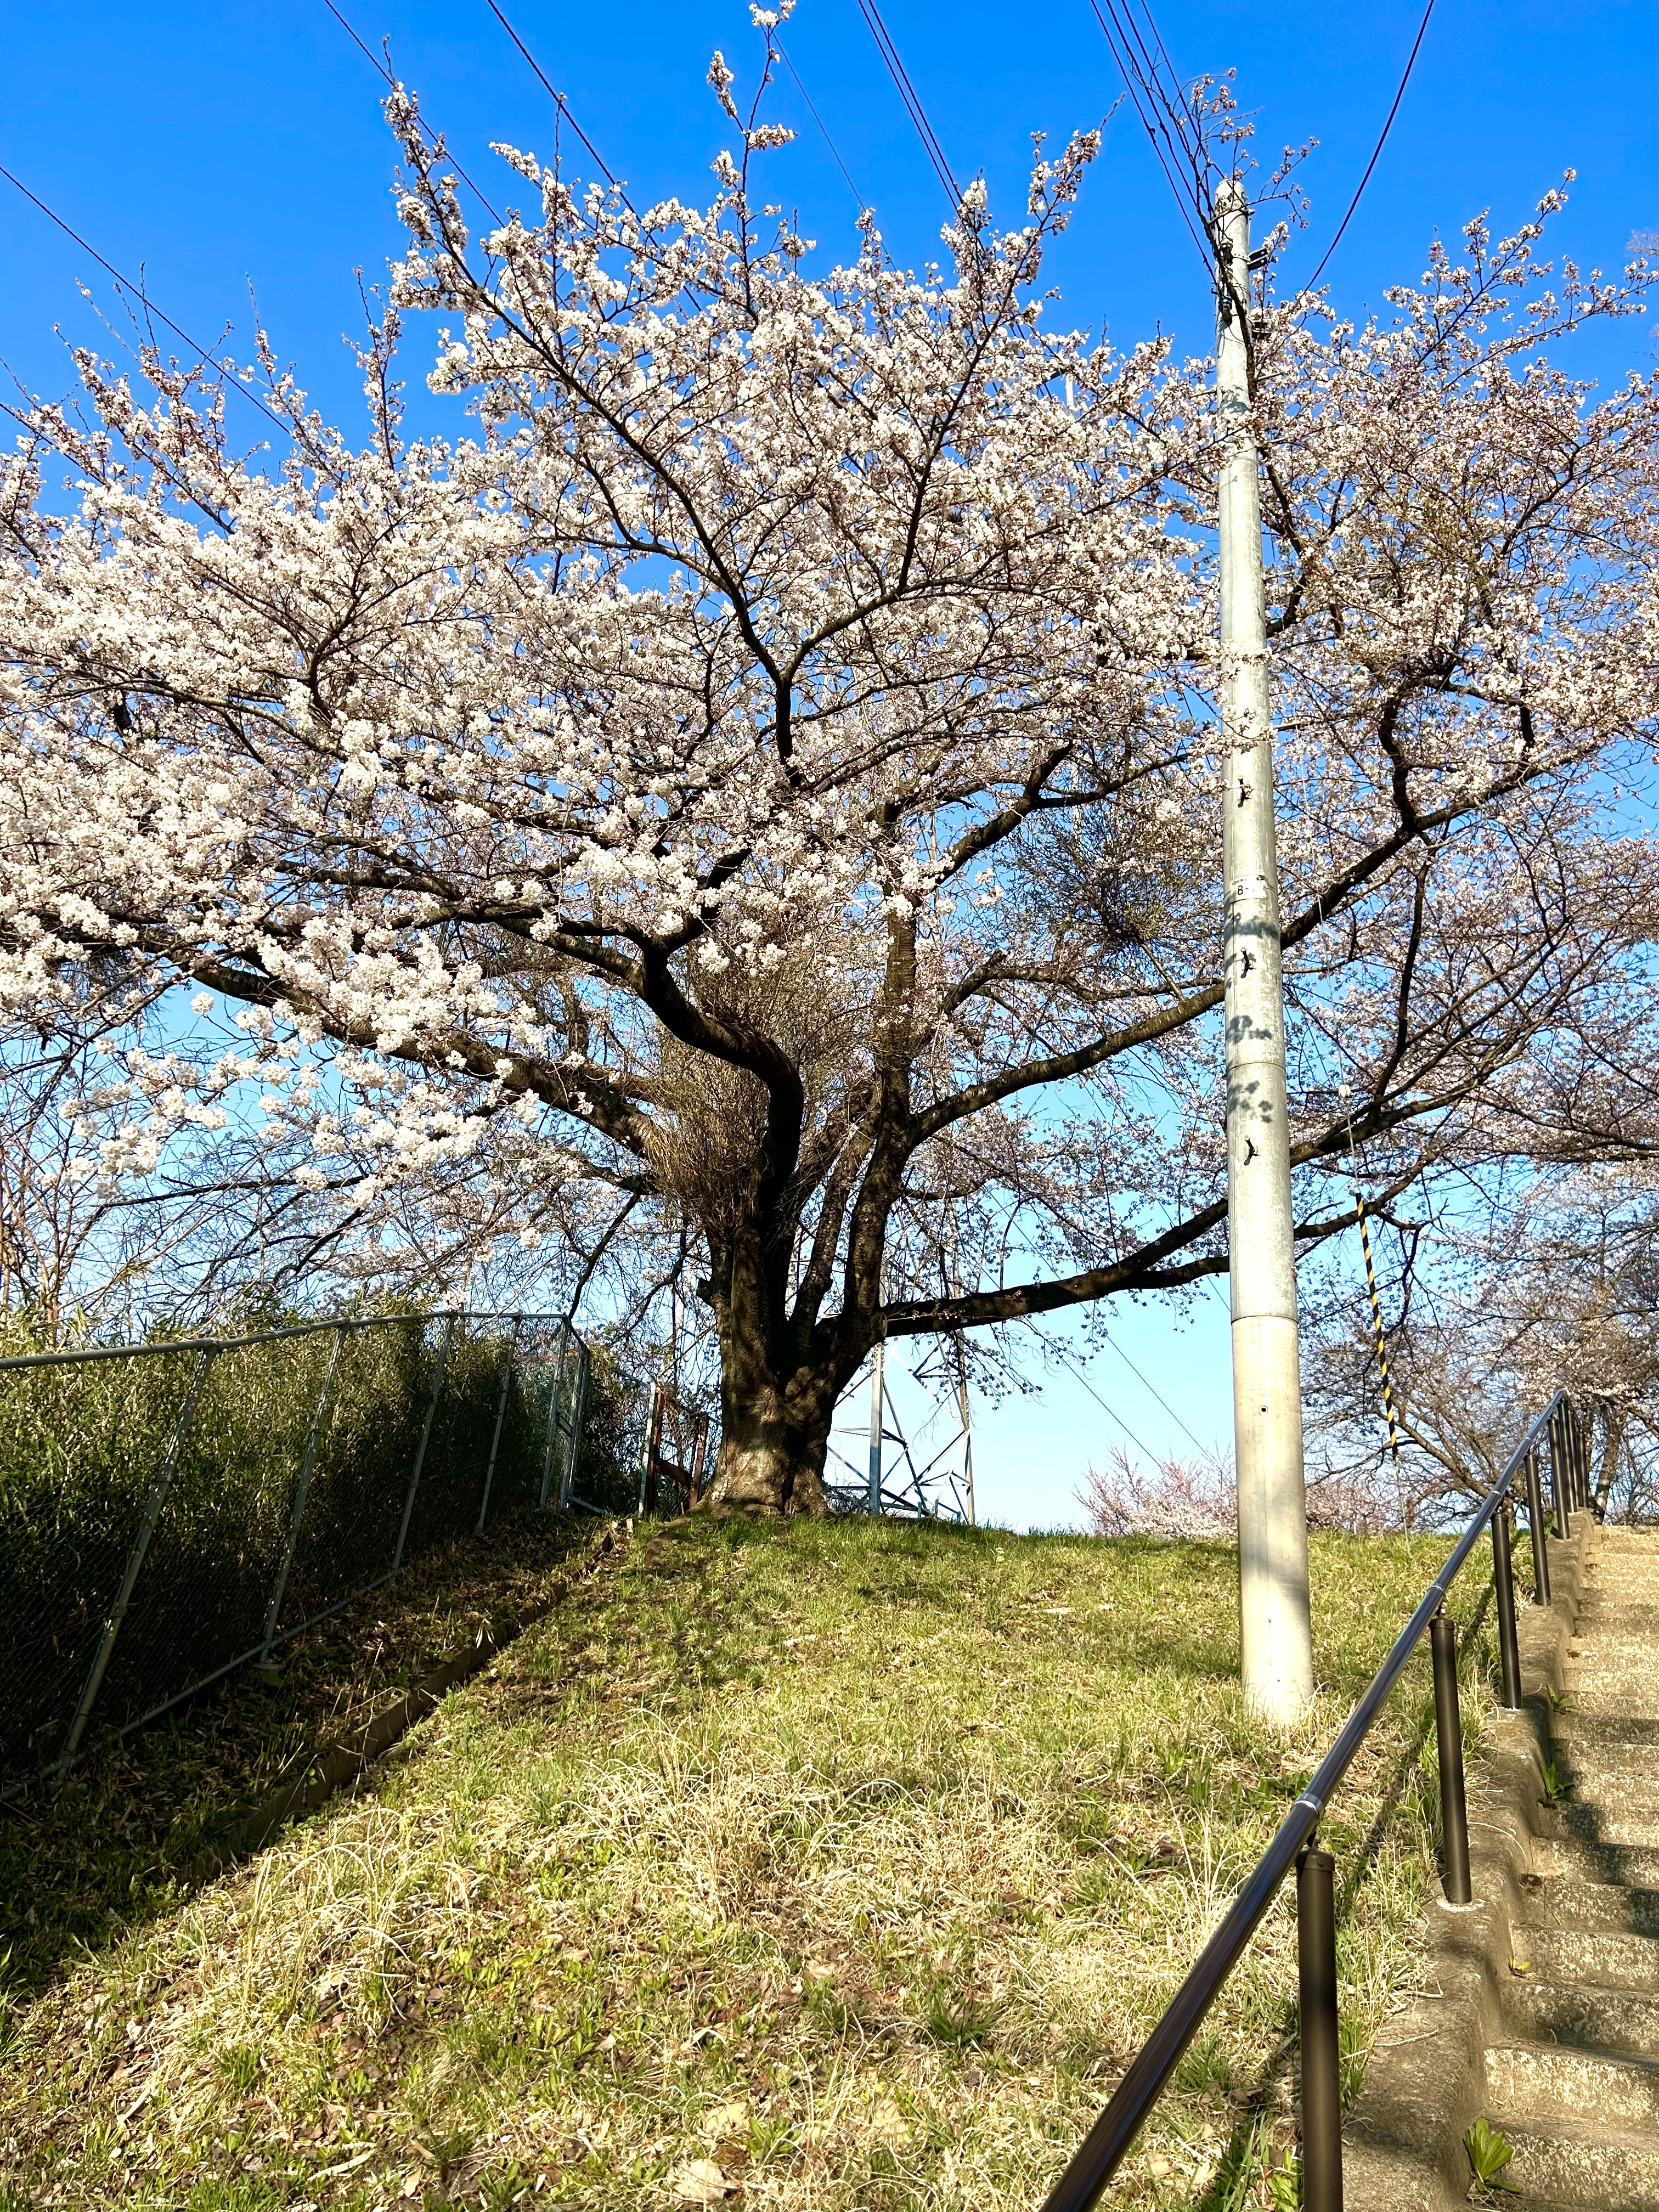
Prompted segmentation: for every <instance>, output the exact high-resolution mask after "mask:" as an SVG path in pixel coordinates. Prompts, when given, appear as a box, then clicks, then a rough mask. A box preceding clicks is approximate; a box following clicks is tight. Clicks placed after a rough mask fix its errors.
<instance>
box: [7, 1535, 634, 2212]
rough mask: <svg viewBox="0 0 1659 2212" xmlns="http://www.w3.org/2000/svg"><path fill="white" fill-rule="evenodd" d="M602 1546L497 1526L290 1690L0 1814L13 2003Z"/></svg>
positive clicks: (256, 1690)
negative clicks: (313, 1762)
mask: <svg viewBox="0 0 1659 2212" xmlns="http://www.w3.org/2000/svg"><path fill="white" fill-rule="evenodd" d="M594 1533H595V1532H594V1530H593V1528H592V1523H588V1522H582V1523H574V1522H560V1521H558V1520H556V1519H554V1518H552V1517H551V1516H541V1515H538V1514H524V1513H518V1514H512V1515H509V1516H506V1517H504V1518H503V1519H502V1520H501V1521H500V1522H492V1523H491V1524H490V1527H489V1529H488V1530H487V1531H486V1532H485V1533H484V1534H483V1535H476V1534H475V1535H471V1536H465V1537H460V1538H458V1539H456V1540H455V1541H453V1542H451V1543H448V1544H446V1545H442V1546H441V1547H438V1548H437V1549H435V1550H434V1551H431V1552H428V1553H426V1554H424V1555H423V1556H422V1558H420V1559H416V1560H415V1561H413V1562H412V1563H411V1565H410V1566H409V1567H408V1568H407V1569H406V1570H405V1571H404V1574H403V1576H402V1577H400V1578H399V1580H398V1582H397V1583H394V1584H392V1585H391V1586H390V1587H388V1588H386V1589H380V1590H377V1591H374V1592H373V1593H372V1594H371V1595H369V1596H368V1597H367V1598H365V1599H362V1600H361V1601H359V1602H358V1603H357V1604H356V1605H354V1606H351V1607H348V1608H347V1609H346V1610H345V1611H344V1612H343V1613H337V1614H336V1615H335V1617H334V1618H333V1619H332V1620H329V1621H327V1622H325V1623H324V1624H323V1625H321V1626H319V1627H318V1628H316V1629H313V1630H312V1631H310V1632H308V1633H307V1635H305V1636H303V1637H301V1638H296V1639H295V1641H294V1642H293V1643H291V1644H288V1645H286V1646H284V1648H283V1651H282V1653H281V1657H282V1661H283V1668H282V1675H281V1679H280V1680H278V1681H276V1682H275V1683H272V1684H269V1685H267V1684H264V1683H261V1682H259V1681H258V1680H254V1679H253V1678H252V1677H251V1676H249V1675H246V1674H245V1675H242V1676H240V1677H239V1678H236V1679H234V1680H230V1681H228V1682H226V1683H223V1684H222V1685H221V1686H219V1687H218V1688H217V1689H216V1690H214V1691H211V1692H207V1693H205V1694H204V1695H203V1696H202V1697H200V1698H198V1699H196V1700H195V1701H194V1702H193V1703H191V1705H188V1706H186V1707H184V1708H181V1709H180V1710H179V1711H177V1712H175V1713H173V1714H170V1715H169V1716H168V1717H167V1718H166V1719H165V1720H162V1721H161V1722H159V1723H156V1725H155V1726H154V1727H152V1728H149V1729H143V1730H142V1731H140V1732H138V1733H137V1734H135V1735H131V1736H130V1737H128V1738H127V1739H126V1740H125V1741H124V1742H121V1743H118V1744H113V1745H109V1746H106V1747H105V1748H104V1749H103V1750H101V1751H100V1752H98V1753H95V1754H94V1756H93V1757H92V1758H90V1759H88V1760H87V1761H86V1762H85V1763H84V1764H82V1765H80V1766H78V1767H77V1768H76V1770H75V1771H74V1772H73V1774H71V1776H70V1778H69V1779H68V1781H67V1782H66V1783H65V1784H64V1786H63V1787H62V1788H60V1789H55V1788H53V1787H52V1784H49V1783H40V1784H35V1785H34V1786H33V1788H31V1789H30V1790H27V1792H25V1793H24V1794H23V1795H21V1796H20V1797H18V1798H16V1799H15V1800H14V1801H13V1802H11V1803H9V1804H8V1805H7V1806H5V1807H3V1808H0V1929H4V1930H5V1935H4V1937H3V1939H0V1949H8V1951H9V1955H8V1958H7V1961H6V1965H5V1968H4V1972H3V1973H0V1981H3V1982H5V1983H7V1984H9V1987H10V1989H11V1990H12V1992H13V1994H14V1996H15V1995H16V1994H17V1993H19V1992H24V1991H28V1990H34V1989H38V1988H40V1987H43V1986H45V1985H46V1984H48V1983H49V1982H50V1981H51V1980H52V1978H53V1976H54V1975H55V1974H57V1973H58V1972H61V1970H62V1968H63V1966H64V1963H65V1962H66V1961H67V1960H71V1959H73V1958H75V1957H76V1956H78V1955H81V1954H84V1953H86V1952H87V1951H88V1950H91V1949H96V1948H106V1947H107V1946H108V1945H109V1943H110V1942H111V1941H112V1938H113V1937H114V1936H116V1935H118V1934H119V1933H124V1932H125V1931H127V1930H130V1929H134V1928H137V1927H139V1926H142V1925H143V1923H146V1922H149V1921H151V1920H154V1919H156V1918H158V1917H161V1916H164V1915H166V1914H167V1913H169V1912H171V1911H175V1910H176V1909H177V1907H178V1905H179V1902H180V1901H181V1899H182V1898H183V1896H184V1895H185V1893H187V1892H188V1891H189V1890H191V1889H192V1888H195V1887H199V1886H200V1876H199V1875H198V1874H197V1871H196V1869H197V1867H198V1865H199V1864H200V1863H202V1862H203V1861H204V1859H210V1858H211V1859H218V1858H220V1857H223V1856H224V1855H226V1854H227V1853H228V1851H229V1850H230V1848H231V1847H232V1845H233V1844H234V1838H235V1834H236V1832H237V1830H238V1828H239V1827H240V1826H241V1824H242V1823H243V1822H244V1821H245V1820H246V1817H247V1814H248V1813H249V1810H250V1808H252V1807H253V1806H254V1805H255V1804H257V1803H258V1801H259V1800H260V1799H261V1798H263V1797H264V1796H267V1795H268V1794H269V1793H270V1791H271V1790H275V1789H276V1788H277V1787H278V1786H279V1785H280V1784H283V1783H285V1782H288V1781H289V1780H291V1779H292V1778H294V1777H295V1775H296V1774H297V1773H298V1772H300V1771H301V1770H302V1769H303V1768H304V1766H305V1765H306V1762H307V1760H308V1759H310V1757H311V1756H312V1754H313V1753H314V1752H316V1751H318V1750H319V1749H320V1748H322V1747H325V1746H326V1745H329V1744H331V1743H335V1742H337V1741H339V1740H340V1738H341V1737H342V1736H343V1735H346V1734H348V1733H349V1731H350V1730H351V1729H354V1728H356V1727H357V1726H358V1725H359V1724H361V1723H362V1722H364V1721H366V1720H368V1719H369V1718H371V1717H373V1716H374V1714H375V1713H378V1712H380V1711H384V1710H385V1708H386V1706H387V1705H390V1704H391V1703H392V1701H393V1700H394V1699H395V1698H396V1697H397V1696H398V1693H399V1692H401V1691H403V1690H404V1689H407V1688H408V1687H409V1686H410V1683H412V1682H413V1681H415V1680H416V1679H417V1678H418V1677H419V1676H420V1675H421V1674H424V1673H425V1672H426V1671H427V1670H428V1668H431V1667H434V1666H435V1665H436V1664H437V1663H438V1662H439V1661H441V1660H442V1659H447V1657H449V1656H450V1655H451V1654H452V1653H453V1651H455V1650H458V1649H459V1647H460V1646H461V1645H462V1644H465V1643H466V1642H468V1641H469V1640H471V1638H473V1637H474V1636H476V1635H477V1632H478V1631H479V1630H481V1629H488V1630H489V1631H490V1632H492V1633H496V1634H499V1633H501V1632H506V1631H509V1630H510V1629H511V1628H513V1627H516V1626H517V1625H518V1623H519V1621H520V1620H521V1619H523V1618H524V1617H525V1616H526V1614H528V1613H532V1611H534V1610H536V1609H537V1608H538V1607H539V1606H541V1605H543V1604H544V1603H545V1602H546V1601H547V1599H548V1597H549V1596H550V1595H551V1593H552V1592H553V1591H554V1590H555V1589H557V1588H558V1587H559V1586H560V1585H561V1584H562V1583H563V1582H564V1581H566V1580H567V1579H568V1577H569V1576H570V1575H571V1574H572V1573H573V1572H579V1571H581V1569H582V1566H583V1564H584V1561H585V1559H586V1555H587V1554H588V1553H590V1552H591V1550H592V1544H593V1541H594ZM0 2212H3V2200H0Z"/></svg>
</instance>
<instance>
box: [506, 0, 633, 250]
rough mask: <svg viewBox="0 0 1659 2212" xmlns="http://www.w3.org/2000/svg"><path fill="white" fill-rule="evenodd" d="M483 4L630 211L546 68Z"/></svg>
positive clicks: (625, 200)
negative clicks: (528, 65) (533, 72)
mask: <svg viewBox="0 0 1659 2212" xmlns="http://www.w3.org/2000/svg"><path fill="white" fill-rule="evenodd" d="M484 5H485V7H486V8H488V9H489V12H490V14H491V15H493V16H494V17H495V21H497V22H498V23H499V24H500V25H501V28H502V29H503V30H504V31H505V32H506V33H507V37H508V38H509V39H511V40H512V41H513V45H514V46H516V47H517V48H518V50H519V52H520V53H521V54H522V55H523V56H524V58H525V59H526V61H527V62H528V63H529V64H530V66H531V68H532V70H534V71H535V72H536V76H537V77H538V79H539V81H540V83H541V87H542V89H543V91H544V92H545V93H546V94H547V96H548V98H549V99H550V100H551V101H552V102H553V104H554V106H556V108H557V109H558V111H559V112H560V114H561V115H562V117H563V118H564V119H565V121H566V122H567V123H568V125H570V127H571V129H572V130H573V131H574V132H575V134H576V136H577V137H578V138H580V140H581V142H582V143H583V145H584V146H586V149H587V150H588V152H589V153H590V154H591V155H592V157H593V159H594V161H596V162H597V163H598V165H599V174H600V175H601V176H602V177H603V178H604V179H605V182H606V184H607V185H610V186H611V189H612V191H617V192H622V200H623V206H624V207H625V208H627V209H628V210H629V212H630V213H631V212H632V211H633V202H632V201H631V200H630V199H629V197H628V195H627V193H626V192H623V190H622V186H621V185H619V184H618V183H617V179H615V177H613V176H612V175H611V172H610V170H609V169H607V168H606V167H605V157H604V156H603V155H601V153H600V152H599V148H598V147H597V146H596V145H595V144H594V143H593V141H592V139H591V138H590V137H588V135H587V133H586V131H584V130H583V129H582V126H581V125H580V123H578V122H577V120H576V118H575V117H574V115H573V114H572V113H571V112H570V103H569V101H568V100H567V99H566V98H565V96H564V94H562V92H561V91H560V90H559V88H558V87H557V86H556V84H554V83H553V82H552V81H551V80H550V77H549V76H548V74H547V72H546V70H544V68H543V67H542V65H541V64H540V63H539V62H538V60H537V58H536V57H535V55H534V54H532V52H531V51H530V49H529V47H528V46H526V44H525V42H524V40H522V39H521V38H520V36H519V34H518V33H517V32H516V31H515V30H514V29H513V26H512V24H511V23H510V22H509V21H507V17H506V16H505V15H503V14H502V12H501V9H499V8H498V7H497V6H496V4H495V0H484Z"/></svg>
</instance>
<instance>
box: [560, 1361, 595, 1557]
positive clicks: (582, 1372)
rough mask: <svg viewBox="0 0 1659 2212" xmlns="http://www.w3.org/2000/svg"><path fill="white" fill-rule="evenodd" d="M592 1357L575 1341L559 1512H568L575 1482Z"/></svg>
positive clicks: (561, 1473)
mask: <svg viewBox="0 0 1659 2212" xmlns="http://www.w3.org/2000/svg"><path fill="white" fill-rule="evenodd" d="M592 1364H593V1356H592V1353H591V1352H589V1351H588V1348H587V1346H586V1345H585V1344H584V1343H583V1342H582V1340H581V1339H580V1337H578V1338H577V1339H576V1395H575V1397H574V1401H572V1404H571V1407H570V1426H569V1430H568V1432H567V1434H566V1437H565V1444H564V1465H563V1467H562V1468H561V1469H560V1470H559V1510H560V1512H561V1513H568V1511H569V1510H570V1493H571V1491H572V1489H573V1487H574V1484H575V1480H576V1454H577V1453H578V1452H579V1451H580V1449H581V1441H582V1416H583V1415H584V1413H586V1411H587V1375H588V1370H589V1369H590V1368H591V1367H592Z"/></svg>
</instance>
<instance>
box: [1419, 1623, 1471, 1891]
mask: <svg viewBox="0 0 1659 2212" xmlns="http://www.w3.org/2000/svg"><path fill="white" fill-rule="evenodd" d="M1429 1648H1430V1650H1431V1652H1432V1653H1433V1655H1434V1735H1435V1748H1436V1749H1437V1752H1438V1753H1439V1754H1440V1833H1441V1839H1442V1842H1443V1845H1444V1849H1445V1855H1446V1902H1447V1904H1448V1905H1467V1904H1468V1901H1469V1899H1470V1898H1471V1897H1472V1896H1473V1895H1474V1892H1473V1891H1472V1890H1471V1888H1470V1887H1469V1815H1468V1806H1467V1804H1466V1803H1465V1802H1464V1796H1463V1723H1462V1717H1461V1716H1460V1715H1459V1713H1458V1710H1457V1629H1456V1626H1455V1624H1454V1622H1453V1620H1452V1619H1451V1616H1450V1615H1449V1613H1447V1611H1446V1609H1445V1607H1443V1606H1442V1607H1441V1608H1440V1610H1439V1612H1438V1613H1436V1615H1435V1616H1434V1619H1433V1620H1431V1622H1430V1623H1429Z"/></svg>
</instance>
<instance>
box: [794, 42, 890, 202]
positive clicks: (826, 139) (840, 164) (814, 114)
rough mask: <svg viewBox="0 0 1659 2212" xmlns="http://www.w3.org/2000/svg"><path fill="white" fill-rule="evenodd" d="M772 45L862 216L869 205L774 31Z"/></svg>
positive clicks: (798, 72)
mask: <svg viewBox="0 0 1659 2212" xmlns="http://www.w3.org/2000/svg"><path fill="white" fill-rule="evenodd" d="M772 43H773V45H774V46H775V47H776V48H777V50H778V52H779V53H780V54H781V56H782V57H783V65H784V67H785V69H787V70H788V72H789V74H790V76H792V77H793V78H794V80H795V89H796V90H797V91H798V92H799V94H800V96H801V98H802V99H803V100H805V102H806V107H807V112H808V113H809V114H810V115H811V118H812V120H813V122H814V123H816V124H817V126H818V129H819V130H820V131H822V132H823V143H824V144H825V145H826V146H827V147H828V148H829V151H830V154H831V155H832V156H833V157H834V160H835V164H836V167H837V168H838V169H839V170H840V171H841V173H842V176H843V177H845V178H846V179H847V189H848V191H849V192H851V194H852V195H853V197H854V201H855V202H856V203H857V206H858V211H859V213H860V215H862V214H863V213H864V210H865V209H866V207H868V206H869V204H870V203H869V201H868V200H866V198H865V197H864V195H863V193H862V192H861V191H860V190H859V188H858V186H857V185H855V184H854V182H853V175H852V172H851V170H849V169H848V166H847V164H846V162H845V161H842V158H841V149H840V148H839V147H838V146H837V145H836V142H835V140H834V139H833V138H832V137H830V136H829V125H828V124H827V123H826V122H825V121H824V119H823V117H822V116H821V115H820V114H819V113H818V111H817V108H816V107H814V106H813V105H812V95H811V93H810V92H808V90H807V89H806V87H805V84H804V83H803V82H801V74H800V71H799V70H798V69H797V68H796V67H795V64H793V62H792V61H791V60H790V58H789V55H788V52H787V49H786V47H785V46H784V43H783V40H781V38H780V37H779V36H778V34H777V33H776V31H774V32H773V33H772Z"/></svg>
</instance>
